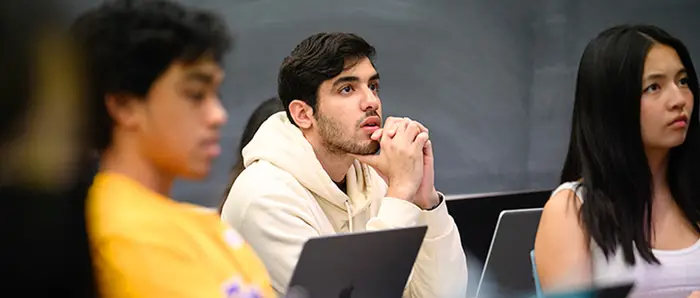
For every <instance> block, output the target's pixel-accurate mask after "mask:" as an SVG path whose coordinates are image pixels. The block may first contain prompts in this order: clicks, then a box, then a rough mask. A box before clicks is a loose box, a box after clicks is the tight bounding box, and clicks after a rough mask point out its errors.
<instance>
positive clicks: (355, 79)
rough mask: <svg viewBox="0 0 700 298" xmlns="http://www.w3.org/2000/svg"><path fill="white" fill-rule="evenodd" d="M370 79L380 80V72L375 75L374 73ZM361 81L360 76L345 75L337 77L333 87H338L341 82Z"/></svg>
mask: <svg viewBox="0 0 700 298" xmlns="http://www.w3.org/2000/svg"><path fill="white" fill-rule="evenodd" d="M369 80H370V81H376V80H379V74H378V73H375V74H374V75H372V76H371V77H370V78H369ZM359 81H360V78H358V77H356V76H345V77H340V78H337V79H336V80H335V81H334V82H333V87H336V86H338V85H340V84H342V83H351V82H359Z"/></svg>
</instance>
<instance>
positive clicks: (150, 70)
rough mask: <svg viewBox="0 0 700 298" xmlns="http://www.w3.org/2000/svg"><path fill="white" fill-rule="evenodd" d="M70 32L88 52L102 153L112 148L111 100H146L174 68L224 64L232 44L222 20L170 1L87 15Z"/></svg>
mask: <svg viewBox="0 0 700 298" xmlns="http://www.w3.org/2000/svg"><path fill="white" fill-rule="evenodd" d="M71 31H72V33H73V36H74V37H75V38H76V41H77V42H78V45H80V46H81V48H80V49H81V50H82V51H83V52H84V53H83V54H84V56H85V58H86V61H85V62H86V65H87V69H88V73H89V77H90V82H89V87H90V99H91V106H92V107H91V109H90V113H91V117H94V119H93V120H94V121H93V122H92V123H93V127H92V128H91V129H92V133H91V135H92V140H93V142H94V146H95V148H96V149H98V150H100V151H102V150H104V149H105V148H106V147H107V146H109V145H110V143H111V138H112V128H113V125H114V124H113V121H112V119H111V117H110V116H109V114H108V113H107V109H106V106H105V103H104V100H105V96H106V95H108V94H129V95H134V96H136V97H138V98H145V96H146V94H147V93H148V91H149V90H150V88H151V86H152V85H153V83H154V82H155V81H156V79H157V78H158V77H159V76H161V75H162V74H163V73H164V72H165V71H166V70H167V69H168V67H169V66H170V65H171V64H172V63H173V62H185V63H190V62H194V61H196V60H197V59H199V58H200V57H202V56H204V55H207V56H211V57H212V58H213V59H215V60H216V61H217V62H219V63H222V58H223V56H224V55H225V54H226V53H227V52H228V50H229V49H230V48H231V46H232V43H233V38H232V37H231V36H230V33H229V30H228V28H227V26H226V24H225V22H224V21H223V20H222V19H220V18H219V17H218V16H216V15H214V14H212V13H209V12H206V11H201V10H196V9H192V8H186V7H184V6H181V5H180V4H177V3H174V2H171V1H166V0H150V1H149V0H140V1H139V0H131V1H129V0H116V1H109V2H106V3H103V4H101V5H99V6H98V7H96V8H94V9H92V10H89V11H87V12H85V13H84V14H82V15H81V16H80V17H79V18H78V19H77V20H76V21H75V23H74V24H73V26H72V28H71Z"/></svg>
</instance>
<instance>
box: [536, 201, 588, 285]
mask: <svg viewBox="0 0 700 298" xmlns="http://www.w3.org/2000/svg"><path fill="white" fill-rule="evenodd" d="M581 206H582V202H581V200H579V198H578V197H577V196H576V193H575V192H574V191H573V190H571V189H562V190H560V191H558V192H556V193H554V194H553V195H552V196H551V197H550V198H549V201H548V202H547V204H545V207H544V210H543V211H542V218H541V219H540V225H539V227H538V229H537V236H536V239H535V260H536V263H537V271H538V273H539V276H540V280H541V283H542V287H543V289H545V290H547V289H552V288H554V287H558V286H564V285H575V284H579V283H581V282H586V281H587V280H589V278H590V274H591V271H590V265H589V263H590V252H589V249H588V246H589V240H588V237H587V236H586V233H585V232H584V229H583V227H582V225H581V221H580V219H579V210H580V209H581Z"/></svg>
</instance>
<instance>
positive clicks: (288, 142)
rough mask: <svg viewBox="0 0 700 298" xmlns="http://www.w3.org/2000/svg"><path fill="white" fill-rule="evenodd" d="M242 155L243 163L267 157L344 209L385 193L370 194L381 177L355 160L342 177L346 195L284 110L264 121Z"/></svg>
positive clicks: (354, 207) (364, 204) (357, 205)
mask: <svg viewBox="0 0 700 298" xmlns="http://www.w3.org/2000/svg"><path fill="white" fill-rule="evenodd" d="M242 155H243V164H244V165H245V167H248V166H250V165H251V164H253V163H255V162H257V161H261V160H263V161H267V162H269V163H271V164H272V165H274V166H276V167H278V168H280V169H282V170H284V171H286V172H288V173H290V174H291V175H292V176H293V177H294V178H295V179H296V180H297V181H298V182H299V183H300V184H301V185H303V186H304V187H305V188H306V189H308V190H309V191H311V192H312V193H314V194H315V195H316V197H317V199H321V200H325V201H328V202H329V203H331V204H333V205H335V206H337V207H340V208H341V209H343V210H345V211H350V210H349V209H350V206H348V203H351V204H352V209H354V210H357V211H360V210H361V209H364V207H365V206H367V205H368V204H369V203H370V201H371V199H370V198H371V197H373V196H379V197H383V196H384V194H372V190H373V187H372V185H373V184H372V183H373V182H376V181H373V180H376V179H381V178H379V176H378V175H377V174H376V173H373V174H372V173H371V172H370V171H372V172H373V170H371V169H370V168H369V167H367V166H366V165H364V164H361V163H360V162H358V161H357V160H356V161H355V162H354V163H353V165H352V166H350V169H349V170H348V173H347V175H346V178H345V181H346V184H347V195H346V194H345V193H343V192H342V191H341V190H340V189H339V188H338V186H337V185H336V184H335V183H334V182H333V180H331V178H330V176H329V175H328V173H326V171H325V170H324V169H323V167H322V166H321V163H320V162H319V161H318V159H317V158H316V153H315V152H314V149H313V147H311V144H310V143H309V142H308V141H307V140H306V138H305V137H304V135H303V134H302V132H301V130H300V129H299V128H298V127H297V126H295V125H294V124H292V123H291V122H290V121H289V118H287V114H286V113H285V112H278V113H276V114H274V115H272V116H270V118H268V119H267V120H266V121H265V122H263V124H262V125H261V126H260V128H259V129H258V131H257V132H256V134H255V136H254V137H253V139H252V140H251V141H250V143H248V145H247V146H245V148H243V152H242ZM377 191H378V190H377ZM348 201H349V202H348ZM353 213H354V212H353Z"/></svg>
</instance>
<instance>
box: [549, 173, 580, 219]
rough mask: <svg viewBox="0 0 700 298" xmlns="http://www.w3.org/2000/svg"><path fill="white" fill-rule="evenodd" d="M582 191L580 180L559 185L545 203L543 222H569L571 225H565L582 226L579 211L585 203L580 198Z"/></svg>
mask: <svg viewBox="0 0 700 298" xmlns="http://www.w3.org/2000/svg"><path fill="white" fill-rule="evenodd" d="M580 192H581V190H580V184H579V183H578V182H567V183H563V184H561V185H560V186H559V187H557V188H556V189H555V190H554V191H552V195H551V196H550V197H549V200H547V203H546V204H545V205H544V208H543V210H542V220H541V223H542V222H545V223H564V222H569V223H571V225H565V226H570V227H571V228H574V227H575V228H580V226H579V213H580V210H581V206H582V204H583V201H582V200H581V199H580V198H579V194H580ZM559 227H563V226H559Z"/></svg>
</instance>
